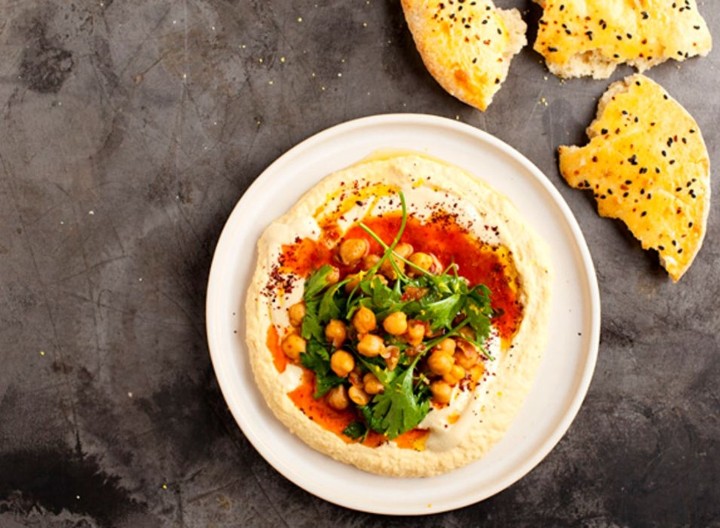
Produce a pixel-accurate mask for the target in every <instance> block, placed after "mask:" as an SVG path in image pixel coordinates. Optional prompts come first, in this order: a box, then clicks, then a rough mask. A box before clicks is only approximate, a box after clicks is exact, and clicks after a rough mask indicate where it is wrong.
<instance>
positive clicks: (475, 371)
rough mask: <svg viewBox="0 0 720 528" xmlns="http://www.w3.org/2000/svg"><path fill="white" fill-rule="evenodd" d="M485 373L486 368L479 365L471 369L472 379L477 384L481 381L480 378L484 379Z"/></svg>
mask: <svg viewBox="0 0 720 528" xmlns="http://www.w3.org/2000/svg"><path fill="white" fill-rule="evenodd" d="M484 373H485V367H484V366H482V365H480V364H478V365H475V366H474V367H472V368H471V369H470V379H471V380H473V381H474V382H475V383H477V382H478V381H480V378H482V375H483V374H484Z"/></svg>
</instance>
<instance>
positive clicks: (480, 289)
mask: <svg viewBox="0 0 720 528" xmlns="http://www.w3.org/2000/svg"><path fill="white" fill-rule="evenodd" d="M464 312H465V315H466V316H467V318H468V320H469V324H470V328H472V329H473V330H474V331H475V340H476V341H478V342H483V341H485V339H487V337H488V335H490V320H491V318H492V316H493V310H492V307H491V305H490V290H489V289H488V288H487V287H486V286H484V285H478V286H475V287H474V288H473V289H472V290H471V291H470V293H469V294H468V297H467V301H466V306H465V310H464Z"/></svg>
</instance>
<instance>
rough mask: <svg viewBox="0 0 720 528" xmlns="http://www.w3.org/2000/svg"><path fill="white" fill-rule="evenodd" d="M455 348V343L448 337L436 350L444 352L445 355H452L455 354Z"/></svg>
mask: <svg viewBox="0 0 720 528" xmlns="http://www.w3.org/2000/svg"><path fill="white" fill-rule="evenodd" d="M455 346H456V343H455V341H454V340H453V339H452V338H450V337H448V338H446V339H443V340H442V341H440V342H439V343H438V345H437V349H438V350H440V351H442V352H444V353H445V354H450V355H452V353H453V352H455Z"/></svg>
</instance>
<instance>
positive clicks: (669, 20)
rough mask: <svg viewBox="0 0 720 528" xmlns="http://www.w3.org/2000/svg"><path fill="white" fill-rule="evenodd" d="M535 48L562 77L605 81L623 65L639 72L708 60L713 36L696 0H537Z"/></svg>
mask: <svg viewBox="0 0 720 528" xmlns="http://www.w3.org/2000/svg"><path fill="white" fill-rule="evenodd" d="M535 2H537V3H538V4H540V5H541V6H542V8H543V16H542V19H541V20H540V22H539V27H538V34H537V39H536V40H535V45H534V49H535V51H537V52H538V53H540V54H541V55H542V56H543V57H544V58H545V62H546V64H547V67H548V69H549V70H550V71H551V72H552V73H554V74H555V75H557V76H558V77H563V78H570V77H583V76H592V77H594V78H595V79H606V78H608V77H610V75H612V73H613V72H614V71H615V68H616V67H617V66H618V65H619V64H624V63H627V64H629V65H630V66H633V67H634V68H637V69H638V70H639V71H640V72H643V71H645V70H647V69H648V68H651V67H653V66H655V65H657V64H660V63H662V62H665V61H666V60H668V59H675V60H677V61H683V60H685V59H688V58H690V57H695V56H697V55H700V56H705V55H707V54H708V53H709V52H710V49H711V48H712V37H711V36H710V31H709V30H708V27H707V24H706V23H705V20H704V19H703V17H702V15H701V14H700V12H699V11H698V8H697V5H696V3H695V0H677V1H676V2H673V1H671V0H612V1H609V0H535Z"/></svg>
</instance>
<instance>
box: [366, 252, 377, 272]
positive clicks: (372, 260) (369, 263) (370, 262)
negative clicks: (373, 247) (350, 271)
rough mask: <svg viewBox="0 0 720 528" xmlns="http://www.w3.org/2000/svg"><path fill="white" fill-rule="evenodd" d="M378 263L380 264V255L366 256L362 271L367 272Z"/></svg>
mask: <svg viewBox="0 0 720 528" xmlns="http://www.w3.org/2000/svg"><path fill="white" fill-rule="evenodd" d="M378 262H380V255H365V257H364V258H363V263H362V269H364V270H365V271H367V270H369V269H370V268H372V267H373V266H374V265H375V264H377V263H378Z"/></svg>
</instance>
